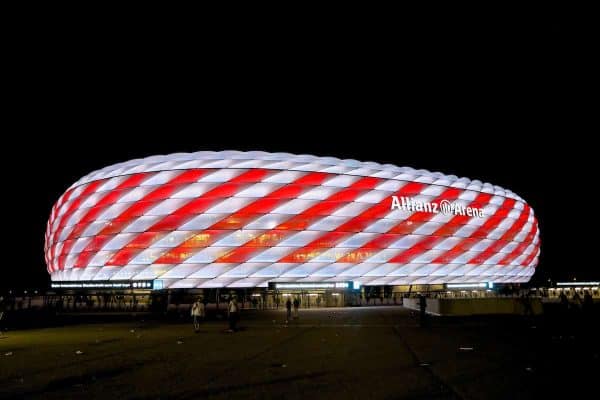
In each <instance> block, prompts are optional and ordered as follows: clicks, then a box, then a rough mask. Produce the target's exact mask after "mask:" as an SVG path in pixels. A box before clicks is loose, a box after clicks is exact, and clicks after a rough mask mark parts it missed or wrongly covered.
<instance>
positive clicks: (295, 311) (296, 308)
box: [294, 297, 300, 319]
mask: <svg viewBox="0 0 600 400" xmlns="http://www.w3.org/2000/svg"><path fill="white" fill-rule="evenodd" d="M299 307H300V299H299V298H297V297H296V298H295V299H294V319H298V308H299Z"/></svg>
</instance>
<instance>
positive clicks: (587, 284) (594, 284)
mask: <svg viewBox="0 0 600 400" xmlns="http://www.w3.org/2000/svg"><path fill="white" fill-rule="evenodd" d="M598 285H600V282H556V286H598Z"/></svg>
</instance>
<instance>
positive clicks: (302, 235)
mask: <svg viewBox="0 0 600 400" xmlns="http://www.w3.org/2000/svg"><path fill="white" fill-rule="evenodd" d="M323 234H324V233H323V232H319V231H309V230H307V231H303V232H298V233H296V234H295V235H293V236H291V237H289V238H287V239H285V240H283V241H282V242H280V243H278V244H277V246H279V247H288V246H289V247H301V246H306V245H307V244H309V243H310V242H312V241H313V240H315V239H316V238H318V237H320V236H322V235H323Z"/></svg>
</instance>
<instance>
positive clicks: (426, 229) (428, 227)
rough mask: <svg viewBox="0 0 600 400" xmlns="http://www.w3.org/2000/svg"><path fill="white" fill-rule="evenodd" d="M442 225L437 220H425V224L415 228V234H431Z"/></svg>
mask: <svg viewBox="0 0 600 400" xmlns="http://www.w3.org/2000/svg"><path fill="white" fill-rule="evenodd" d="M440 227H441V225H440V224H439V223H437V222H425V223H424V224H423V225H421V226H420V227H418V228H417V229H415V231H414V233H415V235H431V234H432V233H433V232H435V231H436V230H438V229H439V228H440Z"/></svg>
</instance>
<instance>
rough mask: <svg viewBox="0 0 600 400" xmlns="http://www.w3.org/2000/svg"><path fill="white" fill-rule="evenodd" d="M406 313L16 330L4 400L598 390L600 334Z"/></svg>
mask: <svg viewBox="0 0 600 400" xmlns="http://www.w3.org/2000/svg"><path fill="white" fill-rule="evenodd" d="M411 314H412V313H411V312H410V311H408V310H406V309H403V308H401V307H367V308H364V307H363V308H346V309H320V310H306V311H303V312H301V316H300V319H299V320H297V321H294V322H293V323H291V324H290V325H289V326H286V325H285V324H283V319H284V318H283V317H284V313H283V311H280V312H267V311H262V312H253V313H252V312H249V313H247V314H245V315H243V318H242V321H241V327H242V328H243V329H242V330H241V331H240V332H237V333H234V334H230V333H226V332H225V331H224V329H225V323H224V322H223V321H211V322H207V323H205V324H204V325H203V327H202V331H201V332H200V333H198V334H195V333H194V332H193V330H192V328H191V325H190V324H181V323H167V322H157V321H148V322H131V323H124V322H119V323H98V324H88V325H74V326H67V327H60V328H48V329H35V330H23V331H12V332H8V334H7V336H8V337H7V338H5V339H0V398H19V399H21V398H34V399H35V398H44V399H65V398H69V399H70V398H86V399H96V398H98V399H99V398H111V399H120V398H132V399H146V398H189V399H197V398H217V399H221V398H222V399H225V398H227V399H230V398H231V399H253V398H277V399H300V398H312V399H316V398H330V399H354V398H357V399H368V400H371V399H380V398H400V399H446V398H450V399H451V398H465V399H492V398H493V399H519V398H553V397H554V396H558V393H559V392H564V393H567V394H571V395H572V394H573V393H574V391H577V390H579V391H585V390H587V389H588V388H589V389H590V390H592V389H594V390H597V386H596V385H594V384H593V383H594V382H595V381H596V380H597V379H598V377H600V374H598V370H597V369H595V368H598V365H599V362H600V360H599V358H598V346H597V345H596V346H595V348H591V347H589V346H590V345H591V343H593V342H595V341H596V337H595V335H594V334H595V333H597V330H595V331H589V330H587V329H578V330H577V331H572V330H568V329H567V330H565V329H564V328H560V329H559V330H556V329H553V328H551V327H552V326H556V325H557V324H556V321H550V322H548V321H547V320H545V319H536V320H529V319H522V318H515V317H487V318H477V319H473V318H460V319H459V318H446V319H443V318H433V319H432V320H431V323H430V325H429V326H428V327H426V328H421V327H419V324H418V321H417V320H416V319H415V317H414V315H411ZM558 326H563V327H564V324H563V325H560V324H558ZM77 351H80V352H82V354H77V353H76V352H77ZM592 379H594V381H592ZM597 393H598V392H597V391H596V394H597Z"/></svg>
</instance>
